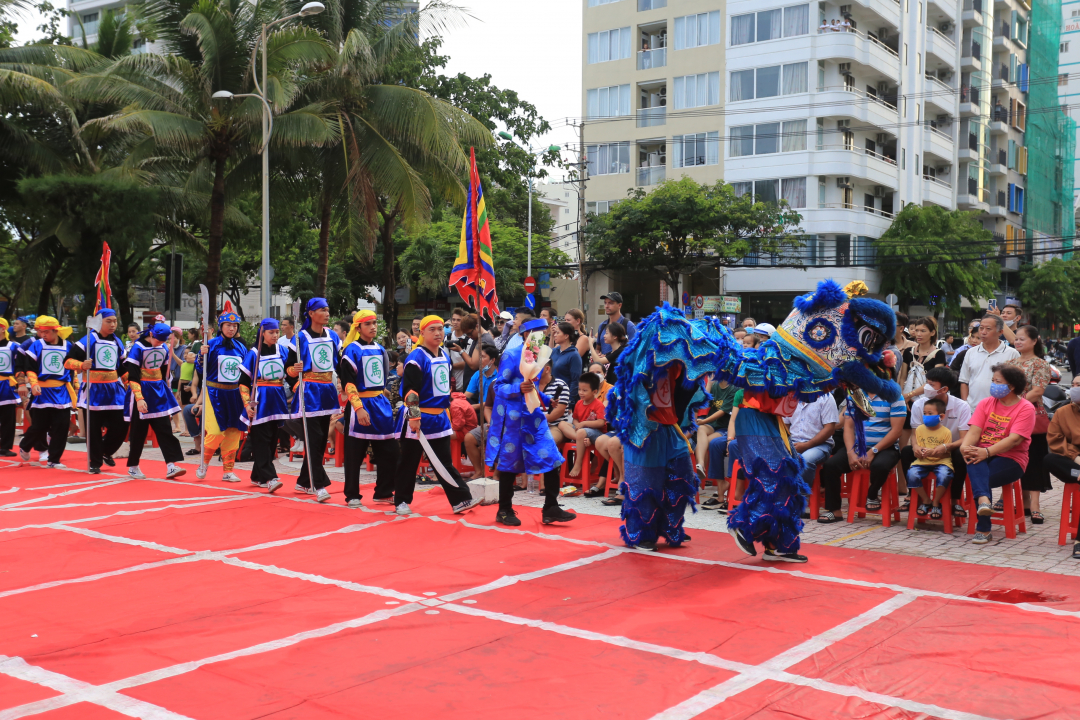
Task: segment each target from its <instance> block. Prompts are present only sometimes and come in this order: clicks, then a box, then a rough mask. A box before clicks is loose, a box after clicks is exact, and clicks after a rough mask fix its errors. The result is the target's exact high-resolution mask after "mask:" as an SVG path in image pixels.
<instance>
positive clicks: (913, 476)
mask: <svg viewBox="0 0 1080 720" xmlns="http://www.w3.org/2000/svg"><path fill="white" fill-rule="evenodd" d="M930 473H934V474H935V475H936V476H937V481H936V483H935V484H936V485H937V486H938V487H945V486H946V485H948V484H949V483H950V482H952V479H953V471H952V468H950V467H949V466H948V465H912V466H911V467H910V468H908V471H907V484H908V487H909V488H921V487H922V486H923V479H924V478H925V477H926V476H927V475H929V474H930Z"/></svg>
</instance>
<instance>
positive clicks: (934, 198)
mask: <svg viewBox="0 0 1080 720" xmlns="http://www.w3.org/2000/svg"><path fill="white" fill-rule="evenodd" d="M923 199H924V200H929V201H930V202H932V203H934V204H935V205H940V206H942V207H943V208H952V207H953V186H952V183H950V182H949V181H948V180H946V179H944V178H936V177H933V176H931V175H923Z"/></svg>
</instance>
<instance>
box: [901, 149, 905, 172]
mask: <svg viewBox="0 0 1080 720" xmlns="http://www.w3.org/2000/svg"><path fill="white" fill-rule="evenodd" d="M900 169H901V170H907V148H900Z"/></svg>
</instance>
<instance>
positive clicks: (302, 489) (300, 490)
mask: <svg viewBox="0 0 1080 720" xmlns="http://www.w3.org/2000/svg"><path fill="white" fill-rule="evenodd" d="M296 492H298V493H300V494H302V495H314V494H315V491H314V490H312V489H311V488H307V487H304V486H303V485H297V486H296Z"/></svg>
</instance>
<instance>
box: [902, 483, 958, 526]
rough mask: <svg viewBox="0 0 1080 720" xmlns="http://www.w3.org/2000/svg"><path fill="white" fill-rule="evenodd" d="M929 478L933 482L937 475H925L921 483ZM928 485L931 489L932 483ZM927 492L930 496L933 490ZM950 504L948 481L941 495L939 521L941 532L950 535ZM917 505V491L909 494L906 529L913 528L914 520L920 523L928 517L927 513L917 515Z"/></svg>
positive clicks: (951, 519) (951, 522) (951, 520)
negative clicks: (920, 515)
mask: <svg viewBox="0 0 1080 720" xmlns="http://www.w3.org/2000/svg"><path fill="white" fill-rule="evenodd" d="M931 478H933V479H934V481H935V482H936V481H937V475H936V474H935V475H927V476H926V477H924V478H923V483H926V482H927V481H928V480H930V479H931ZM924 487H925V485H924ZM930 487H931V488H932V489H933V488H934V485H931V486H930ZM962 492H963V491H961V494H962ZM927 494H928V495H930V496H931V497H933V490H931V492H929V493H927ZM952 506H953V502H952V483H950V484H949V487H948V488H946V489H945V494H944V495H942V496H941V522H942V523H943V527H942V530H943V532H945V533H947V534H950V535H951V534H952V531H953V516H952ZM918 507H919V494H918V493H912V495H911V505H910V506H909V507H908V514H907V529H908V530H914V529H915V523H916V522H921V523H922V522H926V521H927V520H929V519H930V516H929V515H927V516H926V517H919V514H918V512H917V511H918ZM935 522H936V521H935Z"/></svg>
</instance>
